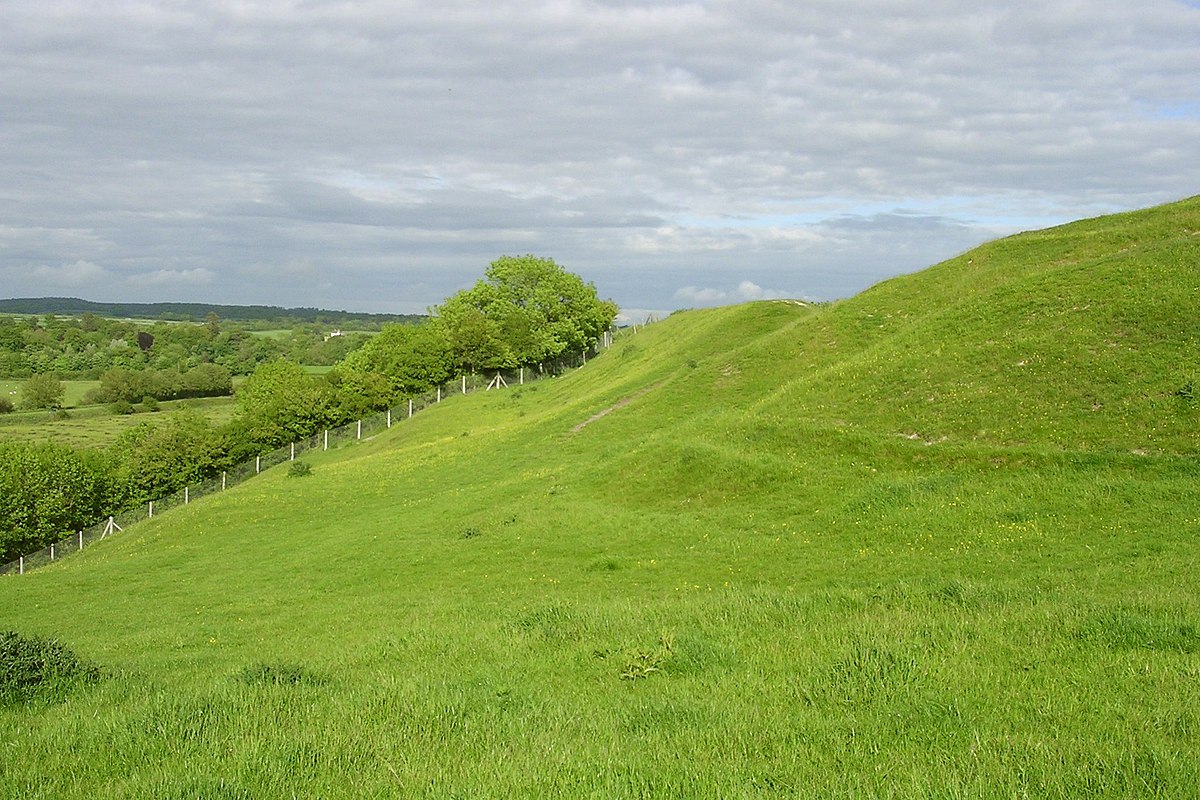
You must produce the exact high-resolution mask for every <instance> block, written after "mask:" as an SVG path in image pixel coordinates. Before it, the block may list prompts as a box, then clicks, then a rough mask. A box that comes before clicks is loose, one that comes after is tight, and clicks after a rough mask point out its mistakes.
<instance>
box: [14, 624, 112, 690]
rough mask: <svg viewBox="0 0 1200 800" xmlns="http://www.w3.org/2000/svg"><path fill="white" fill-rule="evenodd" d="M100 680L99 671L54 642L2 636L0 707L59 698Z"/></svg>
mask: <svg viewBox="0 0 1200 800" xmlns="http://www.w3.org/2000/svg"><path fill="white" fill-rule="evenodd" d="M99 679H100V669H99V668H98V667H96V666H95V665H94V664H90V663H88V662H87V661H84V660H83V659H81V658H80V657H79V656H77V655H75V653H74V652H73V651H72V650H71V649H70V648H68V647H67V646H65V645H63V644H62V643H60V642H59V641H57V640H55V639H44V638H41V637H39V636H22V635H21V634H19V633H17V632H16V631H3V632H0V703H22V702H27V701H30V700H33V699H34V698H37V697H47V698H54V697H59V696H61V695H62V694H65V693H66V692H67V691H68V690H70V689H71V688H73V687H75V686H78V685H81V684H85V683H94V682H96V681H97V680H99Z"/></svg>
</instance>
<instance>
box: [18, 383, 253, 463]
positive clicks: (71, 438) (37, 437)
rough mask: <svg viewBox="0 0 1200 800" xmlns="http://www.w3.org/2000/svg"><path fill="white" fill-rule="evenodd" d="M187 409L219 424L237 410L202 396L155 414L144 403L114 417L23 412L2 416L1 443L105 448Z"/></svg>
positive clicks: (75, 410) (95, 412)
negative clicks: (129, 432) (162, 417)
mask: <svg viewBox="0 0 1200 800" xmlns="http://www.w3.org/2000/svg"><path fill="white" fill-rule="evenodd" d="M73 382H74V381H73ZM64 383H68V382H67V381H64ZM78 383H88V382H87V381H78ZM183 406H186V407H187V408H191V409H195V410H197V411H199V412H200V413H202V414H203V415H204V416H205V417H207V418H208V419H209V420H210V421H211V422H212V423H213V424H215V425H219V424H221V423H224V422H228V421H229V420H231V419H232V418H233V416H234V413H235V412H236V409H237V407H236V405H235V403H234V400H233V398H232V397H201V398H192V399H189V400H164V401H162V402H160V403H159V404H158V409H159V410H158V411H157V412H155V413H147V412H145V411H144V410H143V409H142V406H141V404H135V405H134V408H135V410H136V411H137V413H134V414H114V413H113V412H112V409H111V408H110V407H109V406H108V405H97V406H79V407H72V408H68V409H67V414H66V416H65V417H63V416H61V415H58V414H56V413H52V412H49V411H20V412H16V413H13V414H4V415H0V441H6V440H7V441H24V442H53V443H55V444H61V445H67V446H69V447H78V448H104V447H107V446H108V445H110V444H112V443H113V442H115V441H116V440H117V438H118V437H119V436H120V435H121V434H122V433H124V432H125V431H127V430H129V429H130V428H133V427H135V426H137V425H140V424H141V423H143V422H147V421H152V420H154V419H156V418H158V416H160V415H162V414H165V413H169V412H170V411H171V410H173V409H176V408H180V407H183Z"/></svg>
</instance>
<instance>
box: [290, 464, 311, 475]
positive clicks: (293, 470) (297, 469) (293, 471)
mask: <svg viewBox="0 0 1200 800" xmlns="http://www.w3.org/2000/svg"><path fill="white" fill-rule="evenodd" d="M287 474H288V477H289V478H304V477H307V476H309V475H312V465H311V464H309V463H307V462H305V461H293V462H292V465H291V466H290V467H288V472H287Z"/></svg>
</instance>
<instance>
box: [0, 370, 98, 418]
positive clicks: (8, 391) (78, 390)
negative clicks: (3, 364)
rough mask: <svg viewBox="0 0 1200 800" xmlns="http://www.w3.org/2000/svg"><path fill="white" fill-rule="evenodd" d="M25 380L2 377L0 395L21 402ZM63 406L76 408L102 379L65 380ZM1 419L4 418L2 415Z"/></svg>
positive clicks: (15, 404)
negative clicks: (22, 386)
mask: <svg viewBox="0 0 1200 800" xmlns="http://www.w3.org/2000/svg"><path fill="white" fill-rule="evenodd" d="M24 382H25V381H23V380H15V379H10V378H0V397H7V398H8V399H10V400H12V402H13V405H14V406H18V407H20V404H21V385H22V384H23V383H24ZM62 385H63V407H64V408H75V407H76V406H79V405H81V404H82V402H83V396H84V395H85V394H87V392H88V391H90V390H91V389H94V388H96V387H98V386H99V385H100V381H63V382H62ZM0 419H3V418H2V417H0Z"/></svg>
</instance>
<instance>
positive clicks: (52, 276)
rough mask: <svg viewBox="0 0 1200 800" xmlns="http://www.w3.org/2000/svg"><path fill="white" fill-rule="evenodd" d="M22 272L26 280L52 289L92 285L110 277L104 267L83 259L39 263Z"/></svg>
mask: <svg viewBox="0 0 1200 800" xmlns="http://www.w3.org/2000/svg"><path fill="white" fill-rule="evenodd" d="M22 272H24V273H25V274H24V275H23V276H22V277H23V278H24V280H25V281H26V282H32V283H41V284H44V285H45V286H47V287H48V288H53V289H77V288H80V287H85V286H94V285H95V284H97V283H99V282H101V281H106V280H109V279H110V278H111V274H110V273H109V272H108V270H106V269H104V267H102V266H100V265H99V264H94V263H92V262H91V261H84V260H83V259H80V260H78V261H75V262H72V263H70V264H60V265H58V266H50V265H46V264H39V265H37V266H34V267H30V268H29V269H28V270H24V271H22Z"/></svg>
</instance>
